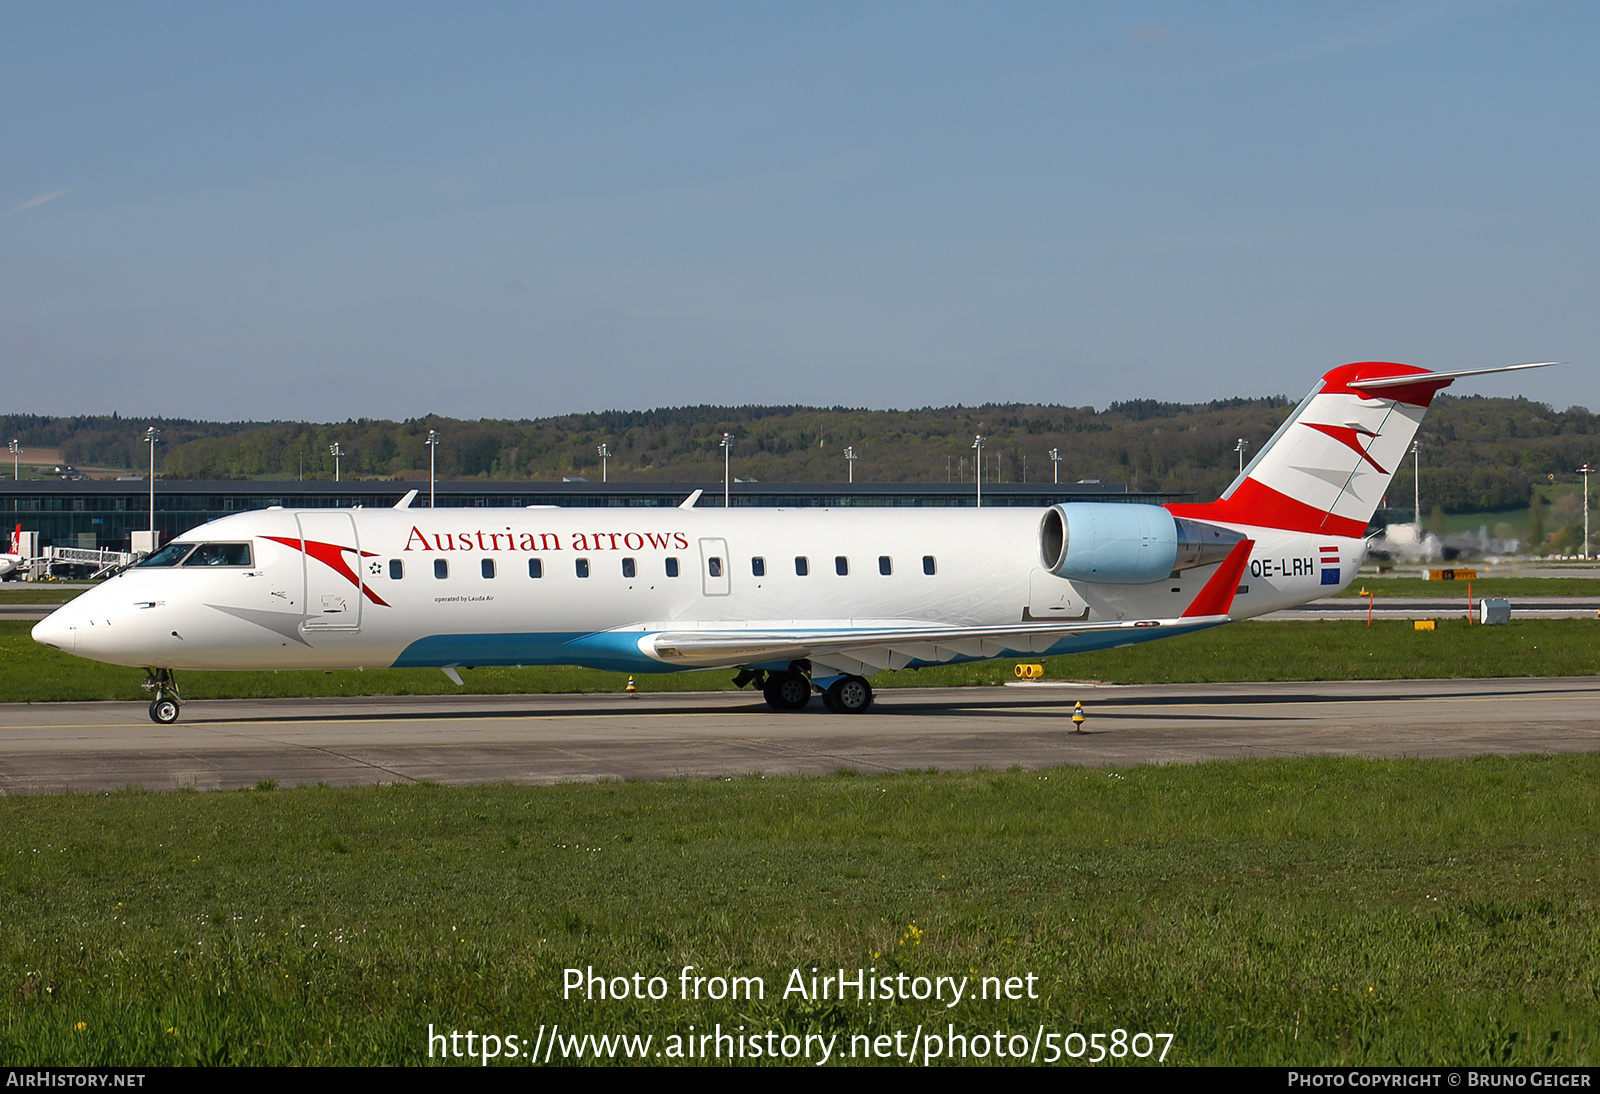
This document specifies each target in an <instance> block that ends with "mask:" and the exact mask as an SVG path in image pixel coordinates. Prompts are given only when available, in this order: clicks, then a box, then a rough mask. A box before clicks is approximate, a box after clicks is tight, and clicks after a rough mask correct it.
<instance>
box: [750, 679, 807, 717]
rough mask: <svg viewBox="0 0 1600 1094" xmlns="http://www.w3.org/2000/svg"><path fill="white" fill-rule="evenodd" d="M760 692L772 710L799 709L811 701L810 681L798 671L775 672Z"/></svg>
mask: <svg viewBox="0 0 1600 1094" xmlns="http://www.w3.org/2000/svg"><path fill="white" fill-rule="evenodd" d="M761 694H762V696H763V697H764V698H765V699H766V700H767V706H769V707H771V708H772V709H773V710H800V709H802V708H803V707H804V706H805V705H806V704H807V703H809V702H811V681H810V680H807V679H806V678H805V677H804V676H801V675H800V674H799V673H798V672H775V673H773V674H772V675H771V676H769V677H767V682H766V685H765V686H764V687H762V689H761Z"/></svg>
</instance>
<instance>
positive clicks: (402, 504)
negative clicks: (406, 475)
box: [394, 490, 417, 509]
mask: <svg viewBox="0 0 1600 1094" xmlns="http://www.w3.org/2000/svg"><path fill="white" fill-rule="evenodd" d="M416 500H417V492H416V491H415V490H410V491H408V492H407V493H406V496H405V497H403V498H401V499H400V500H399V501H397V502H395V503H394V507H395V508H396V509H410V508H411V503H412V502H414V501H416Z"/></svg>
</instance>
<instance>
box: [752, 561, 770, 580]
mask: <svg viewBox="0 0 1600 1094" xmlns="http://www.w3.org/2000/svg"><path fill="white" fill-rule="evenodd" d="M750 572H751V574H753V575H754V576H756V577H766V576H767V560H766V559H764V558H760V557H759V556H758V557H756V558H752V559H751V560H750Z"/></svg>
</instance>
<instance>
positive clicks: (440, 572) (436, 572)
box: [433, 558, 450, 581]
mask: <svg viewBox="0 0 1600 1094" xmlns="http://www.w3.org/2000/svg"><path fill="white" fill-rule="evenodd" d="M433 576H434V577H436V578H439V579H440V580H441V581H442V580H444V579H445V578H447V577H449V576H450V562H449V560H448V559H443V558H436V559H434V560H433Z"/></svg>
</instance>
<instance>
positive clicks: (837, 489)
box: [0, 479, 1179, 551]
mask: <svg viewBox="0 0 1600 1094" xmlns="http://www.w3.org/2000/svg"><path fill="white" fill-rule="evenodd" d="M412 490H415V491H417V497H416V499H415V500H414V501H413V502H412V505H413V506H414V507H417V508H425V507H426V506H427V505H428V484H427V483H426V482H421V483H418V482H392V481H385V482H341V483H335V482H191V481H182V480H173V479H157V480H156V482H155V490H154V505H155V512H154V520H153V523H154V526H155V529H156V531H157V532H159V533H160V542H162V543H166V542H167V541H168V540H170V539H172V538H174V537H175V536H178V535H181V534H182V533H184V532H187V531H188V530H189V529H191V528H194V527H197V526H198V525H201V524H204V523H206V522H207V521H212V520H217V519H219V518H221V517H225V516H229V515H230V514H233V513H239V512H245V511H248V510H251V509H265V508H268V507H270V506H282V507H284V508H289V509H328V508H366V509H373V508H386V507H389V506H393V505H394V504H396V503H397V502H399V501H400V500H401V499H402V498H403V497H405V495H406V494H407V493H408V492H410V491H412ZM695 490H702V491H703V493H702V495H701V496H700V499H699V500H698V502H697V503H696V504H697V506H698V507H699V508H703V509H711V508H721V506H722V503H723V498H722V483H720V482H716V483H651V482H613V483H596V482H441V483H438V484H437V485H436V486H435V488H434V496H435V499H436V501H437V504H438V507H439V508H441V509H445V508H449V509H471V508H513V509H515V508H522V507H524V506H530V505H555V506H562V507H574V508H608V507H609V508H627V507H645V508H669V507H672V506H676V505H681V504H682V503H683V501H684V499H685V498H687V497H688V496H689V495H690V494H692V493H693V492H694V491H695ZM1178 497H1179V496H1178V495H1171V494H1137V493H1130V492H1129V491H1128V490H1127V489H1126V488H1125V487H1122V486H1118V485H1115V484H1111V483H1098V482H1081V483H1060V484H1055V483H994V484H990V483H985V484H984V486H983V504H984V505H985V506H997V505H998V506H1032V507H1035V508H1040V509H1042V508H1044V507H1046V506H1049V505H1054V504H1056V503H1057V502H1065V501H1101V502H1144V503H1147V504H1162V503H1164V502H1167V501H1172V500H1177V499H1178ZM977 501H978V499H977V487H976V486H975V485H974V484H972V483H965V484H960V483H957V484H942V483H939V484H934V483H850V484H847V483H772V482H735V483H733V484H732V486H731V487H730V489H729V493H728V504H729V505H730V506H739V507H759V508H851V507H861V506H873V507H883V506H917V507H920V506H944V507H972V506H974V505H976V504H977ZM19 524H20V525H21V526H22V528H23V529H24V530H25V531H31V532H38V533H39V542H40V546H41V547H50V546H53V547H82V548H101V549H106V550H118V551H126V550H128V549H129V548H130V546H131V543H132V537H133V533H134V532H140V531H145V530H147V529H149V528H150V527H151V524H152V514H151V489H150V484H149V482H147V481H145V480H142V479H138V480H136V479H122V480H118V481H116V482H100V481H93V480H87V479H78V480H43V481H38V482H14V481H9V480H8V481H5V482H0V528H3V529H4V530H5V538H6V539H8V540H9V535H10V531H11V529H13V528H15V527H16V526H17V525H19Z"/></svg>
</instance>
